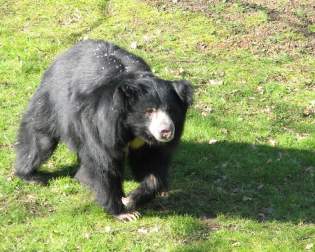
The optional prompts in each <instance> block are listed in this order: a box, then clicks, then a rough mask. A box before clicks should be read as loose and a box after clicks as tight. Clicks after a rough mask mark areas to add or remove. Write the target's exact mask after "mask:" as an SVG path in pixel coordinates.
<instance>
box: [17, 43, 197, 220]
mask: <svg viewBox="0 0 315 252" xmlns="http://www.w3.org/2000/svg"><path fill="white" fill-rule="evenodd" d="M192 96H193V91H192V87H191V84H190V83H189V82H188V81H185V80H179V81H169V80H163V79H160V78H158V77H156V76H154V75H153V73H152V72H151V70H150V67H149V66H148V65H147V64H146V63H145V61H144V60H143V59H141V58H140V57H137V56H135V55H133V54H131V53H129V52H127V51H126V50H124V49H122V48H120V47H118V46H116V45H114V44H111V43H109V42H105V41H101V40H85V41H81V42H79V43H78V44H76V45H75V46H74V47H72V48H71V49H69V50H68V51H66V52H65V53H64V54H62V55H61V56H59V57H58V58H57V59H56V60H55V61H54V63H53V64H52V65H51V66H50V67H49V68H48V69H47V70H46V72H45V73H44V75H43V77H42V81H41V84H40V86H39V87H38V89H37V91H36V93H35V94H34V96H33V97H32V99H31V101H30V104H29V107H28V110H27V111H26V113H25V114H24V116H23V119H22V122H21V125H20V129H19V132H18V137H17V143H16V168H15V174H16V175H17V176H18V177H20V178H23V179H25V180H30V181H31V180H34V178H35V177H36V170H37V169H38V168H39V166H40V165H41V164H42V163H43V162H44V161H46V160H47V159H48V158H49V157H50V156H51V155H52V153H53V151H54V150H55V149H56V147H57V144H58V142H59V141H62V142H64V143H65V144H66V145H67V146H68V147H69V148H70V149H71V150H73V151H74V152H76V153H77V156H78V160H79V169H78V171H77V173H76V175H75V178H77V179H78V180H79V181H80V182H81V183H83V184H85V185H88V186H89V187H90V188H91V189H92V190H93V191H94V192H95V194H96V199H97V201H98V202H99V203H100V205H101V206H102V207H103V208H105V209H106V210H107V211H108V212H109V213H111V214H112V215H114V216H115V217H117V218H118V219H120V220H124V221H128V220H133V219H136V218H138V217H139V213H138V212H136V211H135V208H136V206H138V205H139V204H142V203H145V202H147V201H149V200H151V199H153V198H154V197H155V196H156V194H158V193H160V192H162V191H164V190H166V189H167V177H168V167H169V164H170V160H171V157H172V155H173V152H174V149H175V147H176V146H177V144H178V142H179V139H180V137H181V134H182V131H183V127H184V122H185V116H186V111H187V109H188V107H189V106H190V105H191V104H192ZM125 161H127V162H128V164H129V166H130V168H131V171H132V174H133V175H134V177H135V179H136V180H137V181H139V182H140V185H139V187H138V188H137V189H135V190H134V191H132V192H131V193H130V194H129V195H127V197H125V194H124V191H123V188H122V181H123V171H124V163H125Z"/></svg>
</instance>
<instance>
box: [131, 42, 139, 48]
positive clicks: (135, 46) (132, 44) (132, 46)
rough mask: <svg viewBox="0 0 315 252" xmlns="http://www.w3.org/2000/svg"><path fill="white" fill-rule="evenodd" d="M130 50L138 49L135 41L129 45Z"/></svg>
mask: <svg viewBox="0 0 315 252" xmlns="http://www.w3.org/2000/svg"><path fill="white" fill-rule="evenodd" d="M130 48H131V49H137V48H138V43H137V42H136V41H134V42H132V43H131V44H130Z"/></svg>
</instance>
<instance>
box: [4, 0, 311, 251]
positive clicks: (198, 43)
mask: <svg viewBox="0 0 315 252" xmlns="http://www.w3.org/2000/svg"><path fill="white" fill-rule="evenodd" d="M86 2H87V1H74V0H73V1H71V0H63V1H58V3H56V2H55V1H31V0H20V1H10V0H6V1H4V0H0V16H1V19H2V20H1V22H0V37H1V40H0V88H1V91H0V130H1V134H0V167H1V170H0V211H1V214H0V241H1V242H0V250H1V251H2V250H4V251H6V250H7V251H39V250H44V251H72V250H84V251H118V250H123V251H124V250H125V251H129V250H132V251H144V250H148V251H150V250H151V251H159V250H160V251H165V250H175V251H183V250H185V251H198V250H200V251H212V250H213V251H216V250H217V251H222V250H235V251H247V250H251V251H252V250H255V251H278V250H280V251H299V250H304V249H305V248H310V249H311V250H312V249H314V247H315V241H314V239H315V227H314V222H315V197H314V196H315V195H314V194H315V192H314V188H315V185H314V180H315V179H314V172H315V168H314V166H315V156H314V150H313V149H314V145H315V131H314V117H313V116H312V115H311V116H307V117H305V116H303V110H305V108H310V107H309V105H310V104H311V103H312V101H314V100H315V94H314V87H315V84H314V69H315V58H314V57H313V56H311V55H310V54H309V53H308V52H304V51H303V50H298V51H297V52H295V51H294V54H293V53H292V54H290V52H291V51H290V50H288V52H286V51H285V50H284V51H281V50H280V51H276V50H275V51H271V52H270V51H268V50H267V52H266V53H265V54H264V53H259V51H258V52H257V50H254V49H255V48H254V49H253V50H251V49H252V48H251V46H249V47H244V46H242V44H241V45H237V44H234V45H233V43H232V44H229V41H230V40H232V42H233V39H235V40H236V41H238V39H239V37H240V36H242V35H244V34H247V33H249V32H251V31H253V30H255V29H259V28H260V27H264V26H266V25H268V24H270V25H272V24H271V23H270V20H269V17H268V13H267V11H266V10H264V9H254V10H252V11H251V12H250V14H247V13H246V9H244V7H243V6H242V5H240V4H237V3H235V4H233V5H229V6H225V5H224V3H222V4H217V5H214V6H211V7H209V8H210V9H211V11H212V12H213V13H214V14H217V15H218V17H220V15H219V14H221V13H222V12H223V13H224V12H228V13H230V14H231V16H233V15H232V14H235V15H234V16H233V18H231V19H220V18H218V17H217V16H213V17H206V16H204V15H203V14H200V13H192V12H187V11H182V10H180V9H177V8H171V9H168V10H167V11H163V10H159V9H156V8H153V7H150V6H148V5H145V4H143V3H141V2H140V1H133V0H128V1H120V0H113V1H110V2H109V3H104V1H97V0H90V1H88V4H87V3H86ZM282 2H285V1H282ZM282 2H281V3H282ZM284 4H285V3H284ZM238 13H243V15H241V16H238V15H236V14H238ZM302 14H303V13H302ZM302 14H300V15H302ZM310 27H312V26H310ZM87 37H89V38H100V39H105V40H110V41H114V42H115V43H117V44H119V45H121V46H123V47H126V48H130V44H131V43H132V42H137V48H136V49H130V50H131V51H133V52H135V53H137V54H138V55H140V56H142V57H144V58H145V59H146V60H147V61H148V63H149V64H150V65H152V67H153V68H154V70H155V72H156V74H157V75H159V76H162V77H164V78H173V79H174V78H176V79H177V78H187V79H190V80H191V81H192V82H193V83H194V84H195V87H196V103H195V107H194V108H193V109H192V110H191V111H190V114H189V116H188V121H187V126H186V131H185V134H184V137H183V143H182V144H181V146H180V148H179V150H178V152H177V155H176V157H175V159H174V162H173V167H172V186H171V187H172V190H171V192H170V195H169V197H168V198H163V199H158V200H156V201H155V202H154V203H152V204H151V205H150V206H149V207H147V208H146V209H143V210H142V213H143V215H144V217H143V218H142V219H141V220H139V221H137V222H132V223H127V224H123V223H120V222H117V221H115V220H113V219H112V218H111V217H110V216H108V215H107V214H106V213H104V212H103V211H102V210H101V209H100V208H99V207H98V206H97V205H96V204H95V203H94V201H93V197H92V196H91V195H90V193H89V192H88V190H86V189H85V188H83V187H81V186H80V185H79V184H78V183H77V182H75V181H73V180H72V179H71V178H69V177H67V176H65V177H60V178H57V179H55V180H53V181H51V182H50V184H49V186H47V187H43V186H38V185H28V184H25V183H23V182H22V181H20V180H18V179H16V178H13V177H12V167H13V161H14V152H13V143H14V138H15V133H16V130H17V126H18V121H19V119H20V115H21V113H22V111H23V109H24V108H25V106H26V104H27V101H28V99H29V97H30V96H31V95H32V93H33V92H34V90H35V88H36V86H37V85H38V82H39V80H40V75H41V74H42V72H43V71H44V69H45V68H46V67H47V66H48V65H49V63H50V62H51V61H52V59H53V58H54V57H55V55H56V54H57V53H59V52H61V51H63V50H64V49H65V48H67V47H69V46H71V45H72V44H73V43H74V42H76V41H78V40H80V39H83V38H87ZM242 38H243V37H242ZM287 40H290V41H291V40H292V41H295V42H296V43H297V44H303V43H305V41H306V40H307V37H306V35H304V34H303V33H299V32H296V31H290V30H284V31H281V32H276V33H271V34H270V36H269V37H268V40H266V41H272V43H271V44H273V43H276V44H277V43H280V44H281V43H283V41H284V42H285V41H287ZM266 41H263V42H261V43H262V45H263V46H267V47H268V43H267V42H266ZM258 48H259V45H258ZM211 139H215V140H218V142H216V143H214V144H209V141H210V140H211ZM74 164H75V159H74V157H73V155H72V154H71V153H69V152H68V151H67V149H66V148H65V147H64V146H61V147H60V148H59V149H58V151H57V153H56V154H55V155H54V156H53V158H52V159H50V161H49V162H48V163H47V164H46V165H45V166H44V169H46V170H58V169H60V170H62V168H63V167H71V166H72V165H74ZM135 186H136V183H134V182H133V181H130V180H129V181H127V182H126V183H125V189H126V190H127V191H128V190H131V189H132V188H134V187H135ZM311 244H314V247H313V248H311V246H312V245H311Z"/></svg>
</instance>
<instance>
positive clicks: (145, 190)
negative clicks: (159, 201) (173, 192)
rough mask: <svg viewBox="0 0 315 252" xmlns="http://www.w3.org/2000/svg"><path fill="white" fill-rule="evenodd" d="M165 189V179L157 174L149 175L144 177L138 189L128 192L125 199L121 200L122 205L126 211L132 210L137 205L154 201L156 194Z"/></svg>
mask: <svg viewBox="0 0 315 252" xmlns="http://www.w3.org/2000/svg"><path fill="white" fill-rule="evenodd" d="M166 189H167V181H166V179H165V178H163V177H161V176H159V175H158V174H153V173H151V174H148V175H147V176H145V178H144V179H143V181H142V182H141V183H140V186H139V187H138V188H136V189H135V190H134V191H132V192H130V193H129V195H128V196H127V197H123V198H122V203H123V204H124V205H125V207H126V208H127V209H128V210H133V209H135V208H136V207H137V206H138V205H141V204H143V203H146V202H148V201H150V200H152V199H154V198H155V196H156V195H157V194H158V193H160V192H162V191H164V190H166Z"/></svg>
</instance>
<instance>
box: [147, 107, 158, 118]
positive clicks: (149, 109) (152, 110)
mask: <svg viewBox="0 0 315 252" xmlns="http://www.w3.org/2000/svg"><path fill="white" fill-rule="evenodd" d="M155 111H156V109H155V108H147V109H146V110H145V114H146V115H148V116H149V115H151V114H152V113H154V112H155Z"/></svg>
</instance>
